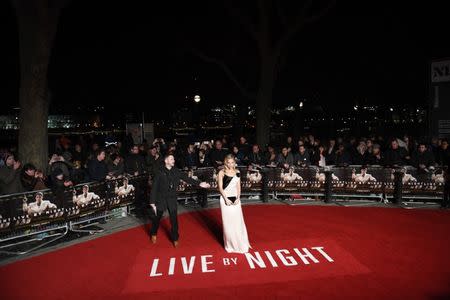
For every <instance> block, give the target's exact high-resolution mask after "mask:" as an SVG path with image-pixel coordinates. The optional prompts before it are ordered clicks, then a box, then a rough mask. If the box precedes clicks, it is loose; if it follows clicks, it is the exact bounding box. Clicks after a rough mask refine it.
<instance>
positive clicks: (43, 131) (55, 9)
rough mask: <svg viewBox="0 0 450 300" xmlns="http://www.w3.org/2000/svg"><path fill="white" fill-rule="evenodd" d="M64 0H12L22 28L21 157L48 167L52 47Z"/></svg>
mask: <svg viewBox="0 0 450 300" xmlns="http://www.w3.org/2000/svg"><path fill="white" fill-rule="evenodd" d="M67 2H68V1H64V0H60V1H58V0H54V1H52V0H12V4H13V6H14V8H15V11H16V15H17V23H18V32H19V52H20V54H19V59H20V91H19V103H20V116H19V126H20V128H19V146H18V147H19V157H20V159H21V160H26V161H27V162H31V163H33V164H35V165H36V167H38V168H41V169H45V166H46V164H47V160H48V130H47V127H48V126H47V123H48V108H49V99H48V82H47V71H48V65H49V60H50V54H51V48H52V45H53V40H54V37H55V34H56V29H57V24H58V19H59V16H60V13H61V10H62V9H63V7H64V6H65V5H66V3H67Z"/></svg>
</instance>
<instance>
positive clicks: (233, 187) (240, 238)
mask: <svg viewBox="0 0 450 300" xmlns="http://www.w3.org/2000/svg"><path fill="white" fill-rule="evenodd" d="M217 186H218V187H219V193H220V211H221V213H222V224H223V240H224V245H225V250H226V251H227V252H228V253H246V252H248V249H249V248H250V243H249V241H248V235H247V228H246V226H245V222H244V215H243V213H242V207H241V201H240V196H241V179H240V173H239V171H238V170H237V169H236V159H235V157H234V156H233V155H232V154H228V155H226V156H225V159H224V168H223V169H222V170H220V171H219V174H218V176H217Z"/></svg>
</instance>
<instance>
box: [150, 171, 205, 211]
mask: <svg viewBox="0 0 450 300" xmlns="http://www.w3.org/2000/svg"><path fill="white" fill-rule="evenodd" d="M180 180H183V181H185V182H187V183H189V184H192V185H194V186H199V184H200V181H198V180H195V179H192V178H190V177H188V176H187V174H185V173H183V172H181V171H180V170H179V169H178V168H175V167H173V168H171V169H170V170H169V169H167V168H166V167H165V166H164V167H162V168H161V169H159V170H158V171H157V172H156V174H155V177H154V179H153V184H152V191H151V196H150V203H152V204H155V205H156V209H157V210H159V211H164V210H166V209H170V210H175V209H176V208H177V186H178V185H179V183H180Z"/></svg>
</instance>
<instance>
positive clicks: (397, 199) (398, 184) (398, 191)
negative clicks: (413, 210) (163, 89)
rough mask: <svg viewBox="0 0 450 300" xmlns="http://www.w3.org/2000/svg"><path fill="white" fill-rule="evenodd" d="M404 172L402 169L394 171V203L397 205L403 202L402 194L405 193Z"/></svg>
mask: <svg viewBox="0 0 450 300" xmlns="http://www.w3.org/2000/svg"><path fill="white" fill-rule="evenodd" d="M403 176H405V173H403V172H402V171H400V170H395V172H394V203H395V204H397V205H401V204H402V195H403Z"/></svg>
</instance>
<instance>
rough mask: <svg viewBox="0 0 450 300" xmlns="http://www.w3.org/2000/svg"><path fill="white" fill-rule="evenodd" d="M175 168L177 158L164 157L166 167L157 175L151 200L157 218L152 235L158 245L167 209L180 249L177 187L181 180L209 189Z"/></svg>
mask: <svg viewBox="0 0 450 300" xmlns="http://www.w3.org/2000/svg"><path fill="white" fill-rule="evenodd" d="M174 166H175V158H174V156H173V155H172V154H168V155H166V156H165V157H164V166H163V167H162V168H161V169H160V170H159V171H158V172H157V173H156V174H155V178H154V180H153V184H152V192H151V198H150V205H151V206H152V208H153V209H154V211H155V214H156V217H155V218H154V219H153V222H152V229H151V230H150V235H151V239H152V243H156V233H157V232H158V227H159V221H160V220H161V217H162V215H163V213H164V211H165V210H166V209H167V210H168V211H169V216H170V224H171V226H172V230H171V233H170V236H171V239H172V241H173V245H174V246H175V247H178V237H179V235H178V219H177V205H178V203H177V186H178V184H179V183H180V180H183V181H185V182H187V183H189V184H192V185H194V186H199V187H202V188H209V184H208V183H206V182H199V181H197V180H195V179H192V178H190V177H188V176H187V174H185V173H183V172H181V171H180V170H179V169H178V168H176V167H174Z"/></svg>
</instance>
